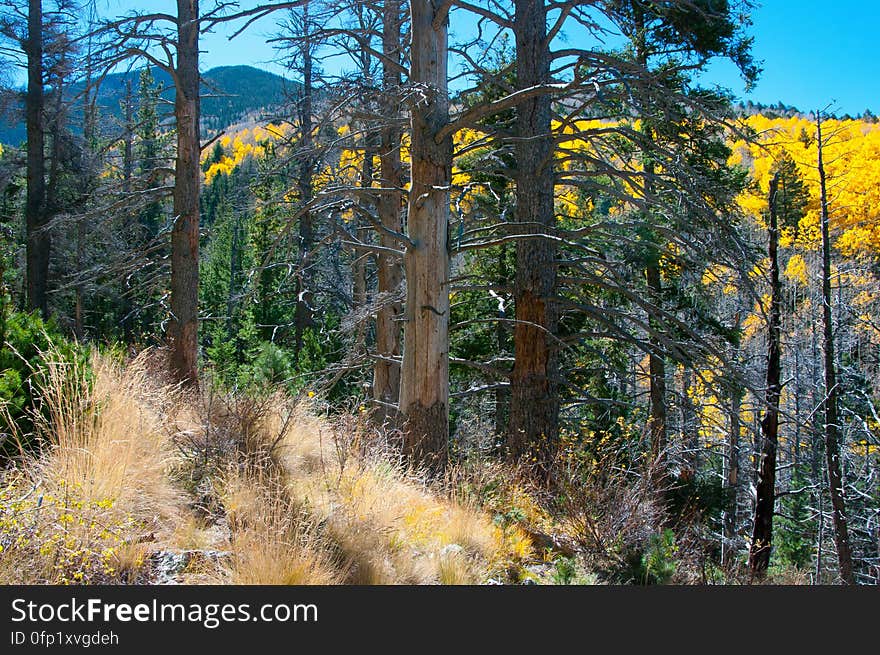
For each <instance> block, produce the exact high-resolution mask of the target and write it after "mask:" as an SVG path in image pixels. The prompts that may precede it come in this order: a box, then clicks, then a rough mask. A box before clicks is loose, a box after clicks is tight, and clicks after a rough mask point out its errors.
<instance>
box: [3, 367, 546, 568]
mask: <svg viewBox="0 0 880 655" xmlns="http://www.w3.org/2000/svg"><path fill="white" fill-rule="evenodd" d="M91 368H92V373H88V372H86V371H84V370H83V371H76V370H71V369H70V368H68V367H66V366H64V365H61V364H58V363H54V364H53V363H51V358H50V369H51V370H50V375H49V383H48V384H47V386H46V389H44V390H43V392H44V393H43V397H44V399H45V403H46V406H47V407H48V409H49V413H48V419H47V420H43V421H42V422H41V425H40V429H41V432H42V436H43V438H45V439H47V441H48V442H49V443H50V444H51V445H50V446H49V447H47V448H45V449H44V454H43V455H42V456H41V457H40V458H38V459H33V458H25V459H23V460H22V461H20V462H19V463H18V465H17V466H16V467H14V468H12V469H9V470H7V471H6V472H5V474H4V479H3V483H2V485H0V545H2V546H3V551H2V552H0V582H2V583H45V582H60V583H98V582H111V583H114V582H147V583H149V582H157V581H173V582H221V583H232V584H237V583H250V584H315V583H317V584H333V583H361V584H394V583H415V584H430V583H453V584H454V583H481V582H485V581H487V580H488V579H489V578H491V577H495V578H505V577H506V576H508V575H509V574H510V573H511V572H515V571H516V570H518V568H519V567H520V565H521V564H522V563H523V562H524V561H525V560H526V559H528V558H529V557H530V556H531V555H532V549H531V543H530V540H529V539H528V537H526V536H525V535H524V533H523V532H522V531H521V530H519V529H518V528H515V527H513V528H511V527H509V526H508V527H499V526H497V525H496V524H495V523H494V522H493V521H492V520H491V516H490V515H489V514H488V513H486V512H485V511H482V510H480V509H477V508H475V507H474V506H473V505H472V504H470V503H468V502H464V501H458V502H456V501H453V500H451V499H450V497H449V496H448V494H446V493H444V492H442V491H440V490H439V488H432V487H429V486H428V485H426V484H425V482H424V481H423V479H422V478H421V477H420V476H418V475H417V474H415V473H414V472H412V471H407V470H406V469H404V468H403V467H402V466H401V465H400V464H399V463H398V462H396V461H395V460H394V458H393V457H391V456H390V455H389V454H388V451H387V449H385V448H384V447H383V444H382V442H381V439H377V438H376V436H375V431H370V430H368V429H367V428H366V425H365V424H363V423H361V422H359V421H357V420H355V419H351V420H348V421H345V422H342V423H338V424H336V425H331V424H330V423H329V422H328V421H327V420H325V419H319V418H316V417H315V416H314V415H312V414H310V413H309V412H308V411H306V410H305V409H304V408H303V407H302V406H301V405H300V404H297V403H296V402H294V400H292V399H290V398H286V397H284V396H281V395H275V396H272V397H270V398H262V399H253V398H245V397H230V396H223V395H220V394H216V393H213V392H210V391H208V392H204V393H203V394H201V395H199V396H198V397H187V396H185V395H183V394H181V393H180V392H179V391H177V390H175V389H174V388H172V387H169V386H162V385H161V384H157V383H156V380H157V379H159V377H160V376H158V375H157V374H156V370H155V369H154V368H153V367H152V366H151V362H150V359H149V355H142V356H141V357H139V358H137V359H135V360H134V361H133V362H131V363H129V364H128V365H126V366H124V367H123V366H121V365H119V364H117V363H114V362H112V361H110V360H109V359H107V358H106V357H102V356H97V355H96V356H94V357H93V358H92V365H91ZM89 378H91V384H88V383H87V380H88V379H89Z"/></svg>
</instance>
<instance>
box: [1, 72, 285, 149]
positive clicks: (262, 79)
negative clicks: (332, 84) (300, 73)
mask: <svg viewBox="0 0 880 655" xmlns="http://www.w3.org/2000/svg"><path fill="white" fill-rule="evenodd" d="M139 77H140V70H132V71H128V72H126V73H113V74H110V75H107V77H105V78H104V80H103V81H102V82H101V86H100V90H99V92H98V98H97V103H98V107H99V115H100V116H101V121H100V122H101V125H102V126H103V127H104V129H105V130H106V131H107V132H108V133H112V132H116V131H118V129H119V127H120V124H121V120H122V101H123V99H124V98H125V87H126V82H127V81H130V82H131V88H132V91H133V93H134V94H135V95H136V94H137V88H138V79H139ZM153 78H154V79H155V81H156V85H157V86H158V87H159V88H161V89H163V91H162V93H161V98H162V99H163V100H164V101H165V102H162V103H161V105H160V107H159V112H160V115H161V116H162V117H163V119H164V121H166V122H170V121H171V119H172V112H173V108H174V86H173V85H172V83H171V77H170V76H169V75H168V73H166V72H165V71H163V70H161V69H158V68H153ZM202 80H203V82H202V107H201V111H202V131H203V133H204V134H205V135H206V136H207V135H210V134H213V133H216V132H217V131H220V130H222V129H223V128H225V127H227V126H229V125H232V124H234V123H238V122H241V121H243V120H245V119H247V118H250V117H254V118H257V117H260V116H261V115H263V114H270V115H271V114H272V112H273V111H275V110H277V109H278V108H279V107H281V106H283V105H284V104H285V103H286V102H287V101H289V99H290V97H292V96H293V95H294V93H295V92H296V90H297V89H298V86H299V85H298V83H297V82H294V81H291V80H288V79H286V78H284V77H282V76H280V75H276V74H274V73H270V72H268V71H264V70H260V69H258V68H253V67H252V66H220V67H218V68H212V69H211V70H209V71H207V72H205V73H203V74H202ZM82 89H83V86H82V85H74V86H72V87H71V90H70V94H69V95H70V97H76V95H77V94H79V93H81V92H82ZM135 101H137V100H136V99H135ZM80 111H81V109H80V108H79V106H78V105H77V104H74V107H73V109H72V112H71V123H72V124H73V125H74V126H75V125H76V124H77V122H78V115H80ZM9 114H10V115H9V116H5V117H2V118H0V143H6V144H13V145H18V144H20V143H22V142H23V141H24V140H25V138H26V132H25V126H24V117H23V112H22V111H20V110H19V111H14V110H12V111H10V112H9Z"/></svg>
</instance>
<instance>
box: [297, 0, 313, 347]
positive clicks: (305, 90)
mask: <svg viewBox="0 0 880 655" xmlns="http://www.w3.org/2000/svg"><path fill="white" fill-rule="evenodd" d="M308 8H309V6H308V3H306V4H305V5H304V7H303V31H304V34H303V41H302V45H301V46H300V47H301V54H302V58H303V68H302V91H301V93H302V96H301V97H300V102H299V125H300V142H299V150H300V166H299V175H298V177H297V187H298V190H299V202H300V205H301V206H302V207H304V208H306V207H307V206H308V204H309V203H311V201H312V182H313V179H312V178H313V176H314V168H315V154H314V152H313V148H314V144H313V139H312V130H313V129H314V126H313V117H312V90H313V79H312V73H313V70H312V44H311V41H310V40H309V36H308V35H309V30H311V23H310V22H309V14H308ZM313 242H314V229H313V225H312V212H311V211H310V210H309V209H304V210H303V211H302V213H301V214H300V219H299V262H300V265H299V271H298V273H297V288H296V292H297V294H296V311H295V313H294V345H295V351H296V358H297V361H298V360H299V358H300V353H301V352H302V347H303V335H304V334H305V331H306V329H307V328H309V327H311V326H312V291H311V275H310V269H311V262H310V259H311V250H312V244H313Z"/></svg>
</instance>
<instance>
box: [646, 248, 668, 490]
mask: <svg viewBox="0 0 880 655" xmlns="http://www.w3.org/2000/svg"><path fill="white" fill-rule="evenodd" d="M645 280H646V282H647V284H648V289H650V290H651V296H652V297H653V299H654V301H655V302H657V303H659V302H660V301H661V298H662V294H663V282H662V280H661V278H660V265H659V263H649V264H648V266H647V267H646V268H645ZM648 322H649V324H650V325H651V327H652V329H660V325H659V323H658V322H657V321H656V320H655V319H654V318H653V317H652V316H649V317H648ZM648 341H649V343H650V344H651V352H650V353H649V354H648V384H649V397H650V405H651V416H650V418H649V419H648V434H649V435H650V438H651V457H652V459H653V461H654V466H655V467H656V469H657V471H658V475H659V478H658V479H662V478H663V477H664V474H665V470H666V446H667V439H666V361H665V360H664V358H663V355H662V354H661V353H660V352H659V350H660V348H661V345H660V340H659V339H658V338H657V337H655V336H654V335H653V334H651V335H650V336H649V337H648Z"/></svg>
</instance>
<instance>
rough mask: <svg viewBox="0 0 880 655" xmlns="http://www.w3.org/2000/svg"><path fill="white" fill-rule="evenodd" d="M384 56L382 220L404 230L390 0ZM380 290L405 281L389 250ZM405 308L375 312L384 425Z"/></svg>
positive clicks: (380, 266)
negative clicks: (384, 121) (401, 218)
mask: <svg viewBox="0 0 880 655" xmlns="http://www.w3.org/2000/svg"><path fill="white" fill-rule="evenodd" d="M383 12H384V13H383V31H382V54H383V55H384V56H385V57H386V58H387V59H388V60H390V61H384V62H383V64H382V86H383V91H384V93H383V94H382V102H383V103H384V106H383V112H382V113H383V114H384V115H385V117H386V119H387V120H388V122H387V123H386V124H385V125H383V126H382V131H381V135H380V139H381V144H380V147H379V168H380V178H381V186H382V189H383V190H382V191H381V192H380V193H379V197H378V207H377V211H378V214H379V223H380V224H381V225H382V226H383V227H385V228H387V229H389V230H391V231H393V232H397V233H400V232H402V227H401V220H400V214H401V208H402V206H401V203H402V201H403V194H402V192H401V191H400V190H401V189H402V188H403V170H402V166H401V161H400V138H401V134H400V132H401V131H400V127H399V125H398V124H397V122H396V120H397V116H398V111H399V108H398V99H399V98H400V71H399V70H398V68H397V67H396V66H394V64H395V63H397V62H399V61H400V51H401V43H400V2H399V0H388V1H387V2H386V3H385V4H384V7H383ZM379 244H380V245H381V246H383V247H385V248H397V247H398V243H397V242H396V241H395V240H394V238H393V237H392V236H391V235H389V234H387V233H380V235H379ZM376 273H377V277H378V280H377V292H378V295H379V297H380V298H381V297H382V296H383V295H389V294H396V293H397V291H398V289H399V288H400V285H401V283H402V282H403V268H402V267H401V265H400V259H399V258H398V257H396V256H394V255H392V254H390V253H387V254H386V253H385V252H380V253H379V255H378V256H377V258H376ZM402 311H403V308H402V306H401V303H400V302H393V303H385V302H383V304H382V306H381V307H380V309H379V311H378V312H377V314H376V355H377V358H376V363H375V364H374V365H373V397H374V398H375V399H376V400H378V401H379V403H380V404H379V407H378V409H377V412H376V415H375V416H376V420H378V421H380V422H381V423H385V422H388V421H393V420H394V419H395V417H396V412H395V410H394V409H393V406H395V405H397V403H398V399H399V397H400V364H399V363H398V362H397V361H395V360H397V359H399V357H400V341H401V340H400V324H401V322H400V319H401V314H402Z"/></svg>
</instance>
